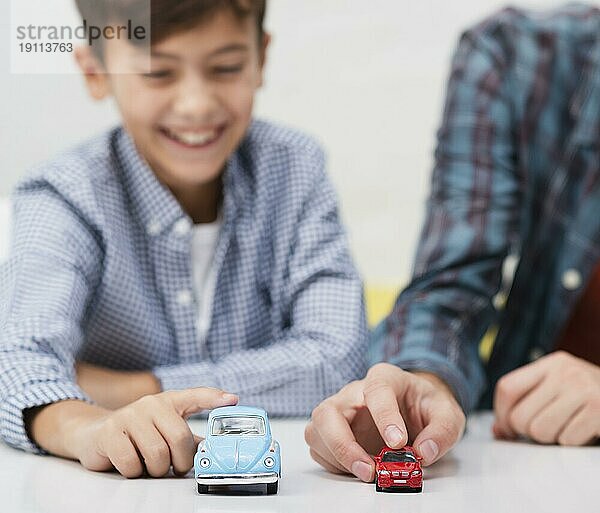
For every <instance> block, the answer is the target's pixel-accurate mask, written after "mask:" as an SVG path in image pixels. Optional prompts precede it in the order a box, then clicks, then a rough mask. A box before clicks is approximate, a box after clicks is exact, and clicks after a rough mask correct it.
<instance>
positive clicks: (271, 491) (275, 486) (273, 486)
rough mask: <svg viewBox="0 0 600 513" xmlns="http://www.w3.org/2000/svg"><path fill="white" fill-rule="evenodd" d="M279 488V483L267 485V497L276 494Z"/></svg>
mask: <svg viewBox="0 0 600 513" xmlns="http://www.w3.org/2000/svg"><path fill="white" fill-rule="evenodd" d="M278 488H279V481H275V482H274V483H267V495H274V494H276V493H277V489H278Z"/></svg>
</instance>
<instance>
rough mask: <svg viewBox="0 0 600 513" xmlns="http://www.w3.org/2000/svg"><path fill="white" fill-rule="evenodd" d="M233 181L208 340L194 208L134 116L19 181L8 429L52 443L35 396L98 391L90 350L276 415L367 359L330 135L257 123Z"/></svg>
mask: <svg viewBox="0 0 600 513" xmlns="http://www.w3.org/2000/svg"><path fill="white" fill-rule="evenodd" d="M223 182H224V199H223V227H222V230H221V233H220V235H219V240H218V243H217V248H216V252H215V257H214V262H213V264H214V265H215V268H216V270H217V283H216V290H215V295H214V302H213V309H212V320H211V325H210V328H209V331H208V334H207V337H206V340H205V341H204V342H202V343H200V342H198V337H197V336H196V326H195V322H196V319H197V312H198V308H197V304H196V301H195V299H194V298H193V293H192V291H193V278H192V262H191V237H192V234H191V233H190V231H189V230H178V229H177V226H178V225H179V226H181V220H182V219H185V218H187V216H186V214H185V213H184V212H183V211H182V209H181V207H180V205H179V204H178V202H177V201H176V200H175V198H174V197H173V196H172V194H171V193H170V192H169V191H168V190H167V189H166V188H165V187H164V186H162V185H161V184H160V182H159V181H158V180H157V178H156V177H155V175H154V174H153V173H152V171H151V169H150V168H149V167H148V166H147V165H146V164H145V163H144V161H143V160H142V159H141V157H140V156H139V155H138V153H137V151H136V149H135V147H134V145H133V142H132V140H131V138H130V137H129V136H128V135H127V133H126V132H125V131H124V130H123V129H122V128H116V129H114V130H112V131H110V132H108V133H107V134H104V135H102V136H101V137H99V138H96V139H95V140H93V141H91V142H88V143H85V144H83V145H81V146H79V147H77V148H76V149H74V150H72V151H69V152H67V153H65V154H63V155H61V156H60V157H59V158H57V159H55V160H53V161H52V162H50V163H46V164H44V165H43V166H41V167H40V168H39V169H36V170H34V172H32V173H31V174H29V175H28V176H27V178H26V179H25V180H23V181H22V182H21V183H20V184H19V185H18V187H17V188H16V190H15V193H14V198H13V202H14V215H13V218H14V219H13V223H14V225H13V230H12V231H13V241H12V245H11V253H10V257H9V260H8V261H7V263H6V264H4V265H3V266H2V268H1V271H0V405H1V410H0V432H1V436H2V438H3V439H4V440H5V441H6V442H7V443H8V444H10V445H13V446H15V447H19V448H23V449H26V450H31V451H39V448H38V447H36V445H35V444H34V443H32V442H31V441H30V440H29V438H28V436H27V434H26V431H25V428H24V424H23V411H24V410H25V409H27V408H31V407H35V406H39V405H44V404H48V403H52V402H56V401H60V400H64V399H68V398H70V399H81V400H87V401H89V400H90V399H89V398H88V397H86V395H85V393H84V392H83V391H82V390H81V389H80V388H79V387H78V386H77V384H76V381H75V374H74V362H75V361H79V360H80V361H86V362H90V363H92V364H96V365H101V366H105V367H109V368H113V369H123V370H152V371H153V373H154V374H155V375H156V376H157V377H158V378H159V380H160V382H161V384H162V388H163V389H164V390H169V389H181V388H187V387H196V386H210V387H219V388H223V389H225V390H228V391H231V392H234V393H237V394H239V395H240V399H241V402H243V403H246V404H254V405H258V406H261V407H263V408H265V409H267V410H268V411H269V412H270V413H271V414H272V415H307V414H309V413H310V411H311V409H312V408H313V407H314V406H315V405H316V404H317V403H318V402H319V401H321V400H322V399H324V398H325V397H327V396H328V395H330V394H332V393H334V392H336V391H337V390H338V389H339V388H340V387H341V386H343V385H344V384H345V383H347V382H348V381H350V380H352V379H355V378H358V377H360V376H361V375H362V374H363V373H364V371H365V352H366V326H365V315H364V305H363V299H362V284H361V282H360V279H359V276H358V274H357V271H356V269H355V267H354V265H353V262H352V259H351V257H350V254H349V251H348V246H347V241H346V237H345V233H344V230H343V228H342V226H341V225H340V220H339V217H338V207H337V202H336V197H335V194H334V192H333V190H332V187H331V184H330V182H329V180H328V178H327V176H326V174H325V171H324V157H323V154H322V152H321V150H320V148H319V147H318V146H317V145H316V144H315V143H314V142H313V141H312V140H311V139H309V138H308V137H306V136H303V135H300V134H298V133H296V132H294V131H291V130H288V129H283V128H279V127H276V126H273V125H271V124H268V123H266V122H261V121H254V122H253V124H252V125H251V127H250V129H249V131H248V133H247V135H246V137H245V139H244V140H243V141H242V143H241V145H240V146H239V148H238V150H237V151H236V152H235V153H234V154H233V155H232V156H231V158H230V159H229V161H228V164H227V166H226V170H225V172H224V177H223ZM188 221H189V219H188ZM190 294H191V295H192V299H191V300H190Z"/></svg>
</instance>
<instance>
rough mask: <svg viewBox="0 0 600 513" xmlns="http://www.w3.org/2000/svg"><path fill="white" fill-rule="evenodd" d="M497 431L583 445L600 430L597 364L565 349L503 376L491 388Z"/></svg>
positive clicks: (507, 435)
mask: <svg viewBox="0 0 600 513" xmlns="http://www.w3.org/2000/svg"><path fill="white" fill-rule="evenodd" d="M494 410H495V413H496V422H495V424H494V426H493V431H494V434H495V435H496V437H498V438H505V439H512V438H516V437H517V436H525V437H528V438H531V439H532V440H535V441H536V442H540V443H546V444H554V443H558V444H561V445H585V444H588V443H591V442H593V441H594V440H595V439H596V438H597V437H599V436H600V367H598V366H597V365H594V364H592V363H589V362H587V361H585V360H582V359H581V358H576V357H575V356H573V355H571V354H569V353H567V352H565V351H556V352H554V353H550V354H548V355H546V356H543V357H542V358H540V359H539V360H536V361H535V362H533V363H530V364H528V365H525V366H523V367H521V368H519V369H517V370H514V371H512V372H510V373H508V374H506V375H505V376H503V377H502V378H501V379H500V380H499V381H498V384H497V385H496V390H495V393H494Z"/></svg>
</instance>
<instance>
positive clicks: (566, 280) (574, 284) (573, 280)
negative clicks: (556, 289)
mask: <svg viewBox="0 0 600 513" xmlns="http://www.w3.org/2000/svg"><path fill="white" fill-rule="evenodd" d="M562 285H563V287H564V288H565V289H567V290H576V289H578V288H579V287H581V273H580V272H579V271H578V270H577V269H568V270H566V271H565V272H564V274H563V275H562Z"/></svg>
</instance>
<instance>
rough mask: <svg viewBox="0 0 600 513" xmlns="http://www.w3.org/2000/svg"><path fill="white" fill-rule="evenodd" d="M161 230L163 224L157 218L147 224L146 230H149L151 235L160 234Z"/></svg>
mask: <svg viewBox="0 0 600 513" xmlns="http://www.w3.org/2000/svg"><path fill="white" fill-rule="evenodd" d="M160 230H161V226H160V223H159V222H158V221H156V220H154V221H150V222H149V223H148V225H147V226H146V231H147V232H148V234H149V235H152V236H154V235H158V234H159V233H160Z"/></svg>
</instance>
